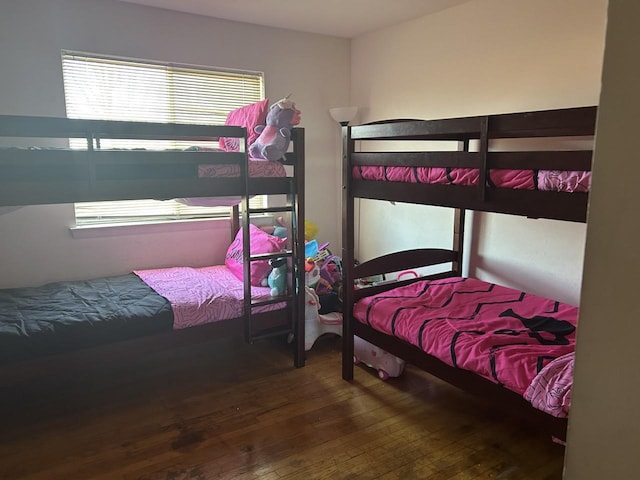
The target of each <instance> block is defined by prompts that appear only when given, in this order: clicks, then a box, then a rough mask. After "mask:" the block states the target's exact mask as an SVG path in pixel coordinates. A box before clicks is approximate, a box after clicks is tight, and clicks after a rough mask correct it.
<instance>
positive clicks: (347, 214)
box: [342, 126, 355, 380]
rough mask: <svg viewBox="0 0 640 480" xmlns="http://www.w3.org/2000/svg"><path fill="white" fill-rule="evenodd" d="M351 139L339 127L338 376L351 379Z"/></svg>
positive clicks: (353, 219)
mask: <svg viewBox="0 0 640 480" xmlns="http://www.w3.org/2000/svg"><path fill="white" fill-rule="evenodd" d="M353 150H354V142H353V140H351V127H349V126H345V127H342V258H343V259H347V262H343V266H342V269H343V270H342V277H343V278H342V280H343V288H342V312H343V319H342V378H343V379H345V380H352V379H353V353H354V352H353V327H352V315H353V312H352V309H353V302H354V295H353V293H354V292H353V289H354V278H353V274H354V272H353V267H354V265H353V261H352V260H353V259H354V258H355V256H354V242H355V240H354V228H355V216H354V205H353V204H354V201H355V200H354V198H353V197H352V195H351V154H352V153H353Z"/></svg>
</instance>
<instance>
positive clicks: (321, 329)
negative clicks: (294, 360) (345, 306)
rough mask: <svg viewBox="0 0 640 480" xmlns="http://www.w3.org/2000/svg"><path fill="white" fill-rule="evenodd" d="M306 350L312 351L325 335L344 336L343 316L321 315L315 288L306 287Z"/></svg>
mask: <svg viewBox="0 0 640 480" xmlns="http://www.w3.org/2000/svg"><path fill="white" fill-rule="evenodd" d="M304 290H305V303H304V307H305V308H304V325H305V330H304V349H305V351H307V350H311V347H313V344H314V343H315V341H316V340H317V339H318V337H320V336H322V335H324V334H325V333H335V334H336V335H340V336H342V314H341V313H338V312H331V313H327V314H325V315H320V314H319V313H318V310H319V309H320V300H319V298H318V295H317V294H316V292H315V290H314V289H313V288H309V287H304Z"/></svg>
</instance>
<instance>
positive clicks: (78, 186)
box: [0, 115, 305, 367]
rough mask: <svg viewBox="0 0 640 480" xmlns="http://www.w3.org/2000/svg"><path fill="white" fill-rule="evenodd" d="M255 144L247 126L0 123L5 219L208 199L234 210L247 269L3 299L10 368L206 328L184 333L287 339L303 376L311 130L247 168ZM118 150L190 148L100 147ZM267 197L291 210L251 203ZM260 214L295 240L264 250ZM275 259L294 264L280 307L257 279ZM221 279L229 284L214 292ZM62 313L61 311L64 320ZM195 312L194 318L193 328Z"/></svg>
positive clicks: (0, 334) (57, 288)
mask: <svg viewBox="0 0 640 480" xmlns="http://www.w3.org/2000/svg"><path fill="white" fill-rule="evenodd" d="M247 138H248V136H247V129H246V128H244V127H239V126H209V125H188V124H170V123H146V122H122V121H101V120H79V119H67V118H53V117H33V116H13V115H5V116H0V208H2V209H3V210H4V211H6V212H8V211H11V210H14V209H16V208H20V207H22V206H28V205H41V204H58V203H73V202H92V201H108V200H125V199H126V200H134V199H157V200H167V199H183V200H184V201H189V202H190V203H191V204H198V202H199V201H200V200H202V199H204V200H206V202H205V205H212V204H213V202H214V201H215V199H217V198H218V197H224V201H225V202H226V203H223V204H225V205H226V204H229V203H234V204H236V205H234V206H233V208H232V209H231V211H232V218H231V226H232V228H231V230H232V236H231V240H233V239H234V237H235V241H234V243H235V247H236V250H235V252H236V254H238V252H239V254H238V255H239V258H236V260H237V262H238V265H239V267H238V268H239V269H240V275H239V277H240V280H238V278H237V277H238V275H236V276H235V277H234V275H233V274H230V273H229V271H228V270H229V269H228V268H226V267H225V266H224V265H222V266H209V267H202V268H198V269H193V268H185V267H176V268H174V269H160V270H145V271H136V272H134V273H129V274H126V275H121V276H116V277H109V278H102V279H93V280H89V281H85V282H80V281H72V282H57V283H55V284H49V285H44V286H41V287H32V288H16V289H4V290H1V291H0V305H1V306H0V312H1V313H0V350H1V352H2V354H1V355H0V357H1V358H0V361H1V362H2V363H14V362H15V361H19V360H24V359H30V358H35V357H39V356H42V355H46V354H51V353H61V352H68V351H73V350H77V349H83V348H86V347H91V346H95V345H102V344H105V343H109V342H114V341H120V340H127V339H132V338H141V337H145V336H148V335H152V334H160V333H163V332H168V331H175V330H176V329H181V328H184V327H187V326H188V327H192V326H193V325H198V326H194V327H192V328H188V329H185V330H192V329H193V330H195V329H201V330H200V331H199V335H212V336H214V335H217V334H221V335H222V334H224V335H226V334H228V333H229V332H234V333H235V332H238V331H240V332H242V331H243V332H244V336H245V338H246V339H247V341H250V342H252V341H255V340H258V339H260V338H263V337H268V336H274V335H288V337H289V339H290V340H293V360H294V365H295V366H298V367H299V366H302V365H303V364H304V288H302V286H303V285H304V283H303V282H304V233H303V231H302V229H303V227H302V226H303V225H304V161H305V158H304V157H305V155H304V152H305V146H304V140H305V136H304V129H303V128H294V129H292V136H291V145H290V148H289V150H288V151H287V153H286V155H285V158H283V159H281V160H280V161H277V162H267V161H264V160H259V161H258V160H253V159H250V158H249V156H248V154H247V153H246V152H247V150H248V149H247V147H248V145H247ZM69 139H84V142H83V143H84V145H85V148H82V149H71V148H68V147H67V145H68V142H69ZM122 139H127V140H132V141H135V142H140V143H141V144H143V145H151V144H149V143H145V142H150V141H153V142H160V143H159V144H160V145H164V143H163V142H166V141H171V142H181V145H184V144H189V145H193V146H192V147H188V148H182V147H180V148H165V147H157V145H158V143H156V144H154V145H156V146H153V147H144V148H138V147H131V148H122V147H119V148H102V146H103V145H107V144H108V143H109V142H110V141H112V140H122ZM220 139H235V141H236V143H237V144H238V145H239V151H227V150H224V149H220V148H219V141H220ZM34 145H35V146H34ZM275 164H277V165H275ZM276 167H277V168H276ZM274 172H275V173H274ZM274 175H275V176H274ZM261 194H264V195H282V196H283V197H282V198H284V199H285V200H284V206H281V207H269V208H261V209H255V208H251V207H250V205H249V198H250V197H251V196H253V195H261ZM0 213H2V211H0ZM260 214H278V215H283V216H284V217H285V218H287V219H288V225H287V227H288V231H287V233H288V235H287V238H286V240H283V241H282V243H278V244H277V245H278V246H279V248H277V249H275V248H274V249H271V250H268V251H265V250H262V249H259V248H257V247H256V244H255V243H254V237H255V235H254V233H253V232H254V231H255V227H254V225H253V224H252V223H251V222H252V215H254V216H255V215H260ZM265 235H266V234H265ZM273 238H275V237H273ZM232 245H233V243H232ZM272 258H278V259H279V258H284V259H286V261H287V265H288V268H287V287H286V288H285V292H284V293H283V294H282V295H278V296H277V297H272V296H271V295H270V289H269V288H263V287H261V286H259V285H255V282H253V280H252V274H253V272H254V267H256V266H261V268H264V265H265V264H266V263H267V262H268V261H269V260H270V259H272ZM220 276H222V277H223V279H224V282H225V283H224V284H223V286H222V287H215V284H216V282H218V281H219V278H220ZM172 281H173V282H175V283H173V284H172V283H171V282H172ZM146 282H148V283H146ZM194 282H195V283H194ZM189 292H191V293H193V298H192V299H191V298H190V297H189V295H188V294H189ZM228 292H235V299H234V300H233V301H234V302H235V303H234V304H233V305H231V306H226V307H225V306H224V305H222V304H221V303H220V302H219V296H220V294H221V293H228ZM162 293H164V294H165V295H166V296H165V295H162ZM174 293H175V295H174V296H173V297H172V296H171V295H173V294H174ZM71 298H76V299H80V301H78V302H74V301H73V300H70V299H71ZM191 300H193V301H194V302H195V305H196V307H200V306H202V305H205V304H208V305H209V307H210V308H209V311H208V312H203V311H202V309H198V308H195V307H194V305H191V304H190V302H191ZM214 300H215V301H214ZM226 301H227V300H226V299H225V302H226ZM211 305H214V306H213V307H211ZM55 307H60V313H59V315H58V317H59V318H57V319H55V318H54V317H55V314H54V309H55ZM212 308H213V310H212ZM178 309H181V310H180V311H178ZM190 310H194V311H193V312H191V313H192V314H193V315H192V316H191V317H190V318H188V314H190V313H189V312H190ZM215 310H219V311H220V312H222V313H219V312H218V313H216V311H215ZM194 315H195V317H194ZM178 320H180V322H178ZM171 335H173V333H172V334H171Z"/></svg>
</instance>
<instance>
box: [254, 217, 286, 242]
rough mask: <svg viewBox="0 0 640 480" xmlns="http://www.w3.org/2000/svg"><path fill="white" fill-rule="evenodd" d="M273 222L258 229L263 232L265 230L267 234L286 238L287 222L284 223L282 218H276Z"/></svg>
mask: <svg viewBox="0 0 640 480" xmlns="http://www.w3.org/2000/svg"><path fill="white" fill-rule="evenodd" d="M275 223H276V225H272V226H267V225H265V226H262V227H260V229H261V230H262V231H264V232H267V233H268V234H269V235H273V236H274V237H278V238H287V224H286V223H285V221H284V218H282V217H278V218H276V222H275Z"/></svg>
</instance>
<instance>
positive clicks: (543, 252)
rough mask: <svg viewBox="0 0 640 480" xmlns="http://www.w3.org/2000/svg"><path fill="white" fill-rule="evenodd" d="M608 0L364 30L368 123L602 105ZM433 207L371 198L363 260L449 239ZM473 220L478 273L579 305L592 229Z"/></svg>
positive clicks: (355, 94) (490, 0) (356, 79)
mask: <svg viewBox="0 0 640 480" xmlns="http://www.w3.org/2000/svg"><path fill="white" fill-rule="evenodd" d="M606 4H607V2H606V0H562V1H557V0H538V1H535V2H532V1H530V0H511V1H509V2H505V1H502V0H472V1H470V2H468V3H465V4H463V5H460V6H457V7H454V8H451V9H449V10H444V11H442V12H439V13H436V14H434V15H430V16H426V17H422V18H418V19H415V20H412V21H410V22H406V23H403V24H400V25H397V26H394V27H391V28H387V29H384V30H380V31H377V32H374V33H371V34H367V35H363V36H360V37H357V38H356V39H354V40H353V42H352V53H351V55H352V63H351V72H352V73H351V95H352V97H351V103H353V104H355V105H358V106H360V107H361V112H360V118H359V120H360V121H363V122H366V121H373V120H379V119H384V118H424V119H429V118H442V117H455V116H468V115H482V114H489V113H503V112H517V111H525V110H536V109H547V108H561V107H572V106H583V105H595V104H597V103H598V95H599V92H600V72H601V67H602V55H603V43H604V31H605V17H606ZM433 210H434V209H433V208H428V207H425V208H422V207H416V206H412V207H408V206H403V205H395V206H391V205H389V204H385V203H380V202H369V201H363V202H362V210H361V225H362V227H361V228H362V230H361V232H360V234H361V235H360V238H361V240H360V245H359V247H360V248H359V256H360V257H361V259H367V258H370V257H373V256H376V255H379V254H381V253H385V252H388V251H389V249H395V248H407V247H410V246H419V245H424V240H425V239H427V240H429V241H435V242H436V244H437V245H440V246H449V242H450V240H449V236H450V224H451V220H450V213H446V212H445V213H441V212H439V213H438V214H437V215H434V214H433ZM376 219H378V220H382V221H378V223H375V224H374V223H373V222H375V221H376ZM468 225H469V227H472V229H473V242H471V243H470V244H468V245H467V249H468V253H469V254H470V255H471V262H470V270H469V273H470V274H471V275H475V276H477V277H479V278H482V279H485V280H489V281H497V282H500V283H503V284H507V285H511V286H514V287H518V288H526V289H527V290H528V291H530V292H532V293H538V294H542V295H547V296H552V297H554V298H557V299H558V300H563V301H566V302H568V303H571V304H574V305H577V304H578V302H579V298H580V283H581V274H582V256H583V249H584V238H585V232H586V227H585V225H583V224H571V223H566V222H558V221H552V220H528V219H525V218H519V217H512V216H507V215H495V214H475V215H474V216H472V218H470V219H469V220H468ZM407 226H409V227H407ZM375 232H378V234H375ZM379 232H384V235H381V234H380V233H379ZM470 237H471V235H469V236H467V239H469V238H470Z"/></svg>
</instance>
